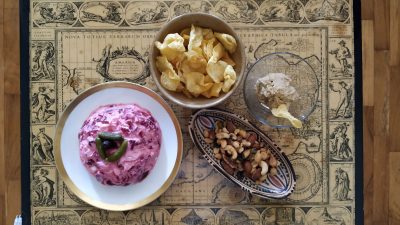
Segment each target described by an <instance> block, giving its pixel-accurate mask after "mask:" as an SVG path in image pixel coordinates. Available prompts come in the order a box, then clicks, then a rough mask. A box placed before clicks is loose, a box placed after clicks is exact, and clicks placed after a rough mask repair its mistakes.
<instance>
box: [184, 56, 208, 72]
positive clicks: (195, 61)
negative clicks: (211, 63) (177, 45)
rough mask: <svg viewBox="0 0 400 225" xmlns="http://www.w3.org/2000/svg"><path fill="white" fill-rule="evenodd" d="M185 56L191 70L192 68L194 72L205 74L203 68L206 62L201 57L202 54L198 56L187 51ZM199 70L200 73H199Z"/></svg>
mask: <svg viewBox="0 0 400 225" xmlns="http://www.w3.org/2000/svg"><path fill="white" fill-rule="evenodd" d="M185 55H186V58H187V61H188V63H189V65H190V67H191V68H193V69H194V70H196V71H198V72H200V73H204V72H205V68H206V66H207V61H206V59H205V58H204V57H203V54H199V53H198V52H196V51H188V52H185ZM199 69H200V70H201V71H199Z"/></svg>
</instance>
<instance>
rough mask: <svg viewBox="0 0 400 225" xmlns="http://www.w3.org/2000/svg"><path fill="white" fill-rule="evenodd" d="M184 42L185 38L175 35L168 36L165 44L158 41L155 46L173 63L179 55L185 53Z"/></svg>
mask: <svg viewBox="0 0 400 225" xmlns="http://www.w3.org/2000/svg"><path fill="white" fill-rule="evenodd" d="M183 42H184V39H183V37H181V36H180V35H179V34H177V33H175V34H168V35H167V36H166V37H165V39H164V42H163V43H160V42H158V41H156V43H155V45H156V47H157V48H158V49H159V50H160V52H161V55H163V56H165V57H167V59H168V61H173V60H174V59H175V58H176V57H177V56H178V55H180V54H182V53H183V52H185V50H186V49H185V46H184V45H183Z"/></svg>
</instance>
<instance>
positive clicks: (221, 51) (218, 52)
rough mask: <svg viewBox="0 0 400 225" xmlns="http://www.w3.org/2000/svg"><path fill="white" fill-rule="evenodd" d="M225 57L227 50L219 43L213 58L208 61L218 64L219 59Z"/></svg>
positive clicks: (214, 50) (214, 49) (213, 52)
mask: <svg viewBox="0 0 400 225" xmlns="http://www.w3.org/2000/svg"><path fill="white" fill-rule="evenodd" d="M223 55H225V49H224V46H222V44H221V43H218V44H217V45H216V46H215V47H214V48H213V51H212V56H211V58H210V59H209V60H208V62H212V63H216V62H217V61H218V60H219V59H221V58H222V56H223Z"/></svg>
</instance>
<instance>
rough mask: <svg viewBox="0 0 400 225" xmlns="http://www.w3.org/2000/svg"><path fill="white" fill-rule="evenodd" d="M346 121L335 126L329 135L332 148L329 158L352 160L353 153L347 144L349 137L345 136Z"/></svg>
mask: <svg viewBox="0 0 400 225" xmlns="http://www.w3.org/2000/svg"><path fill="white" fill-rule="evenodd" d="M348 126H349V124H348V123H342V124H340V125H338V126H337V127H335V129H334V131H333V133H332V134H331V135H330V139H331V144H332V150H331V152H330V155H331V158H332V159H335V160H352V159H353V156H352V155H353V154H352V151H351V148H350V146H349V138H348V137H347V127H348Z"/></svg>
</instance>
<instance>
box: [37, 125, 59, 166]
mask: <svg viewBox="0 0 400 225" xmlns="http://www.w3.org/2000/svg"><path fill="white" fill-rule="evenodd" d="M32 143H33V157H34V158H35V159H39V160H38V161H41V162H42V163H43V162H52V161H54V155H53V140H52V139H51V138H50V137H49V136H48V135H47V134H46V133H45V128H40V129H39V133H37V134H36V135H33V136H32Z"/></svg>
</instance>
